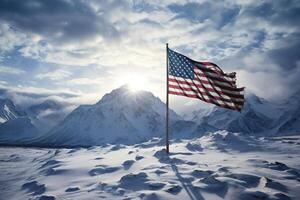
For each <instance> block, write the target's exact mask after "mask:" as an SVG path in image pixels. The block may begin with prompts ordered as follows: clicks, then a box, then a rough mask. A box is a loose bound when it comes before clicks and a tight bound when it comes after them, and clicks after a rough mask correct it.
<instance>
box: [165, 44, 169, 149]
mask: <svg viewBox="0 0 300 200" xmlns="http://www.w3.org/2000/svg"><path fill="white" fill-rule="evenodd" d="M166 50H167V54H166V55H167V59H166V64H167V88H166V91H167V93H166V151H167V153H169V80H168V79H169V53H168V43H167V44H166Z"/></svg>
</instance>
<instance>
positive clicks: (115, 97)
mask: <svg viewBox="0 0 300 200" xmlns="http://www.w3.org/2000/svg"><path fill="white" fill-rule="evenodd" d="M165 109H166V107H165V104H164V103H163V102H162V101H161V100H160V99H159V98H157V97H155V96H154V95H153V94H152V93H150V92H146V91H139V92H136V93H133V92H131V91H130V90H129V89H128V87H127V86H122V87H121V88H118V89H115V90H113V91H112V92H111V93H109V94H106V95H104V96H103V98H102V99H101V100H100V101H99V102H98V103H96V104H94V105H81V106H79V107H78V108H77V109H75V110H74V111H73V112H71V113H70V114H69V115H68V116H67V117H66V118H65V120H64V121H63V122H62V123H60V124H59V125H58V126H56V127H55V128H54V129H52V130H51V131H50V132H49V133H48V134H47V135H46V136H45V137H41V138H40V139H39V140H38V141H36V142H37V143H39V144H47V145H56V146H60V145H61V146H77V145H81V146H90V145H97V144H104V143H123V144H129V143H137V142H140V141H146V140H148V139H150V138H152V137H161V136H163V133H164V132H165ZM170 119H171V123H172V122H174V121H177V120H182V118H181V117H180V116H178V115H177V114H176V113H175V112H174V111H172V110H171V111H170Z"/></svg>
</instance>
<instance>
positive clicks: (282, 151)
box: [0, 132, 300, 200]
mask: <svg viewBox="0 0 300 200" xmlns="http://www.w3.org/2000/svg"><path fill="white" fill-rule="evenodd" d="M162 149H163V143H162V141H160V140H159V139H157V140H155V139H154V140H151V141H149V142H146V143H142V144H138V145H134V146H122V145H116V146H114V145H107V146H102V147H92V148H88V149H86V148H76V149H75V148H74V149H45V148H21V147H16V148H14V147H1V148H0V199H1V200H2V199H3V200H4V199H5V200H8V199H14V200H18V199H20V200H21V199H22V200H23V199H101V198H107V199H200V200H201V199H230V200H231V199H243V200H252V199H295V200H296V199H299V198H300V136H293V137H288V136H286V137H277V138H252V137H245V136H240V135H236V134H229V133H227V132H216V133H213V134H208V135H205V136H203V137H202V138H199V139H194V140H183V141H173V142H172V145H171V147H170V150H171V153H170V154H169V156H168V155H166V154H165V152H164V150H162Z"/></svg>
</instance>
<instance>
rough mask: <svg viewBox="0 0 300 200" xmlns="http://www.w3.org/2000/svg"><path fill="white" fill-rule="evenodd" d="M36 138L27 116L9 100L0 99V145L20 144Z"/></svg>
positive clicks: (36, 131) (36, 133) (36, 132)
mask: <svg viewBox="0 0 300 200" xmlns="http://www.w3.org/2000/svg"><path fill="white" fill-rule="evenodd" d="M37 136H38V130H37V128H36V127H35V126H34V125H33V124H32V123H31V120H30V118H29V117H28V116H27V114H26V113H25V112H24V111H23V110H21V109H20V108H18V107H17V106H15V104H14V103H13V102H12V101H11V100H9V99H0V143H1V144H20V143H21V144H22V142H23V141H25V140H27V139H32V138H34V137H37Z"/></svg>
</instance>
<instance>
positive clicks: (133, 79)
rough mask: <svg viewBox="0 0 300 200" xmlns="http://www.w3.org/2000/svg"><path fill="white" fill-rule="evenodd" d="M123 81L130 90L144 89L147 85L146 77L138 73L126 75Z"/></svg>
mask: <svg viewBox="0 0 300 200" xmlns="http://www.w3.org/2000/svg"><path fill="white" fill-rule="evenodd" d="M124 83H125V84H127V85H128V87H129V89H130V91H131V92H137V91H139V90H144V89H146V88H147V87H148V82H147V80H146V78H145V77H142V76H138V75H130V76H128V77H126V79H125V80H124Z"/></svg>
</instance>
